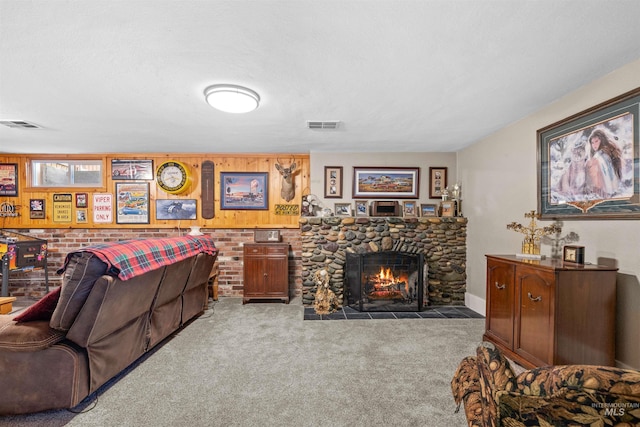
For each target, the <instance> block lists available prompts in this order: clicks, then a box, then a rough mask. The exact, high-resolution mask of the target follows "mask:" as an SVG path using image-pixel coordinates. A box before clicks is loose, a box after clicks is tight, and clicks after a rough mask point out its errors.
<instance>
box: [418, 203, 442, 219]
mask: <svg viewBox="0 0 640 427" xmlns="http://www.w3.org/2000/svg"><path fill="white" fill-rule="evenodd" d="M420 216H438V205H436V204H432V203H423V204H421V205H420Z"/></svg>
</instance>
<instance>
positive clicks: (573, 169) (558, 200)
mask: <svg viewBox="0 0 640 427" xmlns="http://www.w3.org/2000/svg"><path fill="white" fill-rule="evenodd" d="M639 120H640V88H637V89H634V90H632V91H630V92H627V93H625V94H622V95H620V96H618V97H616V98H613V99H611V100H608V101H606V102H603V103H601V104H598V105H596V106H594V107H592V108H589V109H588V110H585V111H582V112H580V113H577V114H575V115H573V116H571V117H568V118H566V119H564V120H561V121H559V122H557V123H554V124H552V125H549V126H547V127H545V128H542V129H539V130H538V132H537V138H538V147H537V149H538V212H539V213H540V219H578V220H584V219H637V218H640V191H639V188H638V152H639V149H638V138H639V133H640V122H639Z"/></svg>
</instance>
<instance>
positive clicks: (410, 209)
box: [402, 200, 418, 218]
mask: <svg viewBox="0 0 640 427" xmlns="http://www.w3.org/2000/svg"><path fill="white" fill-rule="evenodd" d="M402 216H403V217H405V218H415V217H417V216H418V208H417V203H416V202H415V201H414V200H411V201H408V200H405V201H404V202H402Z"/></svg>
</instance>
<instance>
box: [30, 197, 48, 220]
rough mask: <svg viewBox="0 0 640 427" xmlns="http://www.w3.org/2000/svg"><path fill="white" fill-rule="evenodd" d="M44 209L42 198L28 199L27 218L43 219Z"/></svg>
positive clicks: (44, 215)
mask: <svg viewBox="0 0 640 427" xmlns="http://www.w3.org/2000/svg"><path fill="white" fill-rule="evenodd" d="M46 212H47V211H46V209H45V204H44V199H31V200H29V218H31V219H45V218H46Z"/></svg>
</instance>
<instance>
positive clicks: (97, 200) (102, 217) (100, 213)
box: [91, 193, 113, 224]
mask: <svg viewBox="0 0 640 427" xmlns="http://www.w3.org/2000/svg"><path fill="white" fill-rule="evenodd" d="M92 198H93V204H92V206H93V207H92V209H91V211H92V212H93V222H94V223H97V224H111V223H112V222H113V194H111V193H93V194H92Z"/></svg>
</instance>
